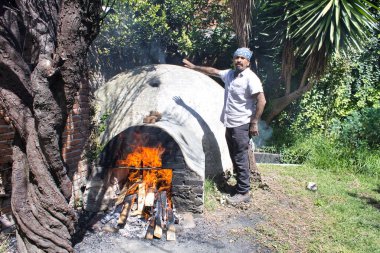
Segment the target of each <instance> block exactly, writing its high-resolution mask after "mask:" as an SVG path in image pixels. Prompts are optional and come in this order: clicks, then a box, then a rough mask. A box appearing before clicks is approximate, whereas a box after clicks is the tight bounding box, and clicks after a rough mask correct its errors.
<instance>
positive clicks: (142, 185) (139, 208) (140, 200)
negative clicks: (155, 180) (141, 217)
mask: <svg viewBox="0 0 380 253" xmlns="http://www.w3.org/2000/svg"><path fill="white" fill-rule="evenodd" d="M144 203H145V183H144V182H142V183H139V190H138V198H137V211H138V213H140V214H142V213H143V209H144Z"/></svg>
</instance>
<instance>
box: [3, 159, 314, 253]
mask: <svg viewBox="0 0 380 253" xmlns="http://www.w3.org/2000/svg"><path fill="white" fill-rule="evenodd" d="M260 171H261V175H262V179H263V181H264V182H265V183H266V184H267V185H268V189H260V188H255V187H254V188H253V190H252V198H251V202H250V203H249V204H244V205H240V206H236V207H234V206H228V205H226V204H224V201H223V199H224V195H221V194H219V193H216V194H215V195H213V196H212V199H211V201H213V202H214V204H215V205H214V207H213V208H208V210H206V211H205V212H204V213H203V214H194V215H193V214H178V218H179V223H178V224H177V225H176V240H175V241H167V240H166V239H156V238H155V239H153V240H146V239H142V237H143V236H140V237H137V236H131V232H129V233H127V232H125V231H124V232H123V231H122V230H120V231H117V232H110V230H109V229H105V227H106V226H105V225H104V224H102V223H101V222H100V219H101V218H102V216H98V221H97V222H96V219H94V218H93V219H92V222H91V223H90V221H89V220H87V221H84V225H86V227H87V229H86V230H84V233H83V234H82V236H81V237H79V238H77V242H76V244H75V247H74V252H75V253H97V252H99V253H100V252H115V253H125V252H131V253H134V252H139V253H145V252H147V253H148V252H159V253H160V252H174V253H177V252H179V253H186V252H189V253H198V252H205V253H212V252H218V253H224V252H226V253H229V252H242V253H251V252H260V253H261V252H263V253H266V252H268V253H269V252H307V248H308V247H307V245H308V243H309V242H310V240H312V238H313V235H314V233H317V232H318V225H317V224H318V222H317V221H318V220H319V219H320V218H321V217H318V215H319V214H318V213H316V212H315V208H314V205H313V203H312V201H311V199H310V198H308V197H307V194H299V193H300V192H301V193H302V191H305V182H300V181H297V180H296V179H294V178H292V177H287V176H284V175H282V174H281V168H279V167H276V169H272V168H271V167H266V166H264V167H261V168H260ZM222 203H223V204H222ZM103 217H104V216H103ZM83 227H84V226H83ZM132 233H133V232H132ZM163 237H165V236H163ZM8 252H15V242H14V240H13V243H12V245H11V247H10V248H9V251H8Z"/></svg>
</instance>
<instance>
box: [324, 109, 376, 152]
mask: <svg viewBox="0 0 380 253" xmlns="http://www.w3.org/2000/svg"><path fill="white" fill-rule="evenodd" d="M379 122H380V108H365V109H363V110H361V111H360V112H354V113H352V114H351V115H350V116H348V117H347V118H346V119H344V120H343V121H340V122H339V121H335V122H334V123H333V124H332V128H331V129H332V133H333V134H334V135H336V138H337V139H339V140H340V141H341V144H342V145H343V146H349V147H350V148H351V149H357V148H366V147H368V148H369V149H371V150H376V149H379V148H380V124H379Z"/></svg>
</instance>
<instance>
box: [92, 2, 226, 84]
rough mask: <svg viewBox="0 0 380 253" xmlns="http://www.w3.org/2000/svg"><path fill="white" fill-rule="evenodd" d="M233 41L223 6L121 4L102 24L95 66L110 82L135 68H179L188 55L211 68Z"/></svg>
mask: <svg viewBox="0 0 380 253" xmlns="http://www.w3.org/2000/svg"><path fill="white" fill-rule="evenodd" d="M232 41H233V36H232V30H231V26H230V16H229V14H228V12H227V9H226V8H225V6H224V4H223V1H222V2H221V3H219V2H215V1H212V2H210V3H208V2H207V1H201V0H185V1H181V3H180V4H179V2H178V1H174V0H165V1H162V0H161V1H160V0H155V1H146V0H123V1H118V2H117V4H116V5H115V6H114V7H113V9H112V13H111V12H110V13H109V15H108V16H107V18H106V20H105V21H104V25H103V28H102V31H101V33H100V35H99V36H98V38H97V40H96V41H95V45H94V47H93V62H94V63H95V64H97V66H98V67H100V69H102V72H103V73H104V74H105V75H106V77H107V78H109V77H111V76H113V75H115V74H116V73H118V72H120V71H122V70H124V69H128V68H133V67H135V66H140V65H145V64H152V63H179V62H180V60H182V58H183V57H184V56H187V57H190V58H192V59H193V60H196V61H200V59H202V61H203V62H204V63H208V64H213V63H215V62H217V61H218V59H219V58H223V57H224V55H225V52H226V50H227V51H228V50H229V49H228V48H229V47H230V46H231V44H232Z"/></svg>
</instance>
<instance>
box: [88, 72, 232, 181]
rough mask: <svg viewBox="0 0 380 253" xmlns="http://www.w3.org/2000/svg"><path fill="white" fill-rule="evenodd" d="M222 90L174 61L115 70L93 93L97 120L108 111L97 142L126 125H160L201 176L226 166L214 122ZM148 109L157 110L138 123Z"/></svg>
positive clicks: (221, 135)
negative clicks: (157, 116)
mask: <svg viewBox="0 0 380 253" xmlns="http://www.w3.org/2000/svg"><path fill="white" fill-rule="evenodd" d="M223 96H224V89H223V88H222V87H221V86H220V85H219V84H218V83H217V82H215V81H214V80H213V79H211V78H210V77H208V76H206V75H204V74H202V73H199V72H196V71H193V70H190V69H187V68H185V67H181V66H176V65H167V64H161V65H149V66H143V67H139V68H136V69H133V70H130V71H127V72H123V73H121V74H118V75H116V76H115V77H114V78H112V79H111V80H110V81H108V82H107V83H106V84H105V85H104V86H102V87H101V88H99V89H98V90H97V91H96V92H95V104H96V107H97V109H98V114H97V115H98V116H97V117H98V119H100V117H101V116H102V115H105V114H108V115H109V116H108V117H107V121H106V124H107V127H106V130H105V131H104V132H103V133H102V134H101V136H100V139H99V141H100V143H101V145H104V146H105V145H106V144H107V143H108V142H109V141H110V140H111V139H112V138H113V137H115V136H116V135H118V134H119V133H121V132H122V131H124V130H126V129H127V128H129V127H131V126H138V125H149V126H153V127H159V128H161V129H163V130H165V131H166V132H167V133H168V134H169V135H170V136H172V137H173V139H174V140H175V141H176V142H177V143H178V145H179V146H180V148H181V151H182V153H183V155H184V158H185V161H186V164H187V165H188V166H189V168H190V169H192V170H193V171H195V172H196V173H197V174H198V175H200V176H201V177H202V178H204V177H205V176H210V177H213V176H216V175H218V174H219V173H222V172H223V171H226V170H232V163H231V160H230V157H229V153H228V148H227V144H226V141H225V138H224V133H225V128H224V126H223V124H222V122H221V121H220V114H221V111H222V107H223ZM150 111H157V112H159V113H161V114H162V118H161V120H160V121H158V122H156V123H155V124H144V123H143V119H144V118H145V117H146V116H148V115H149V113H150Z"/></svg>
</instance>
